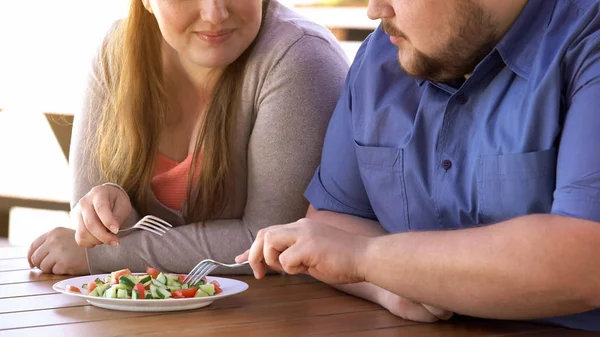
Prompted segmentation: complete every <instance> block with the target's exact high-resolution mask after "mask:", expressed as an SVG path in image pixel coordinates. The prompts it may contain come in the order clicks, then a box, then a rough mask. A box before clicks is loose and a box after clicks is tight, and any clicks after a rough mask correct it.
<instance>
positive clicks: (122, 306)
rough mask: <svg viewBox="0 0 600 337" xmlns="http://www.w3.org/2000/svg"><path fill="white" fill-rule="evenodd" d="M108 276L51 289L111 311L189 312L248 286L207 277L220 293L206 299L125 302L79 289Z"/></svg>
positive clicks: (72, 281)
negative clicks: (69, 288)
mask: <svg viewBox="0 0 600 337" xmlns="http://www.w3.org/2000/svg"><path fill="white" fill-rule="evenodd" d="M108 275H110V274H99V275H88V276H81V277H74V278H70V279H66V280H62V281H60V282H57V283H55V284H54V285H53V286H52V288H53V289H54V290H56V291H58V292H59V293H63V294H65V295H69V296H76V297H80V298H83V299H85V300H86V301H87V302H88V303H90V304H91V305H94V306H97V307H100V308H104V309H112V310H121V311H179V310H191V309H198V308H202V307H205V306H207V305H210V304H211V303H212V302H213V301H215V300H218V299H221V298H224V297H228V296H231V295H235V294H239V293H241V292H243V291H245V290H246V289H248V284H246V283H245V282H242V281H238V280H233V279H229V278H222V277H210V276H209V277H207V279H208V282H210V281H212V280H217V281H218V282H219V284H220V285H221V289H222V290H223V292H222V293H220V294H218V295H214V296H206V297H194V298H174V299H166V300H146V299H144V300H126V299H117V298H103V297H94V296H88V295H87V293H86V292H87V291H86V290H85V289H81V286H82V285H83V284H85V283H88V282H89V281H93V280H95V279H96V278H99V279H101V280H104V278H105V277H106V276H108ZM68 285H72V286H75V287H78V288H79V290H81V291H82V293H81V294H79V293H74V292H70V291H67V290H66V287H67V286H68Z"/></svg>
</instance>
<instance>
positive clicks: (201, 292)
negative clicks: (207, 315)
mask: <svg viewBox="0 0 600 337" xmlns="http://www.w3.org/2000/svg"><path fill="white" fill-rule="evenodd" d="M206 296H209V295H208V294H207V293H205V292H204V291H202V289H198V291H196V295H194V297H206Z"/></svg>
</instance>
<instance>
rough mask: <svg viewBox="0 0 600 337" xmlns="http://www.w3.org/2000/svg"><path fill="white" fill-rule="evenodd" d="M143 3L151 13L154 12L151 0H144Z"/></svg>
mask: <svg viewBox="0 0 600 337" xmlns="http://www.w3.org/2000/svg"><path fill="white" fill-rule="evenodd" d="M142 3H143V4H144V7H145V8H146V10H147V11H148V12H150V14H154V12H153V11H152V5H151V4H150V0H142Z"/></svg>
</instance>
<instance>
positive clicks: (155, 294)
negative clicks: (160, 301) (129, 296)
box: [150, 284, 160, 298]
mask: <svg viewBox="0 0 600 337" xmlns="http://www.w3.org/2000/svg"><path fill="white" fill-rule="evenodd" d="M158 289H160V288H159V287H157V286H155V285H154V284H151V285H150V294H151V295H152V298H160V296H158Z"/></svg>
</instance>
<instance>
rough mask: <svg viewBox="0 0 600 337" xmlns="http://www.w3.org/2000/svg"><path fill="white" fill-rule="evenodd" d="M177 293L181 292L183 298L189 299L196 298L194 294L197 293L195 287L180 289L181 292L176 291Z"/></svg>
mask: <svg viewBox="0 0 600 337" xmlns="http://www.w3.org/2000/svg"><path fill="white" fill-rule="evenodd" d="M178 291H181V294H182V295H183V297H188V298H189V297H194V296H196V292H198V288H196V287H190V288H187V289H181V290H178Z"/></svg>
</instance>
